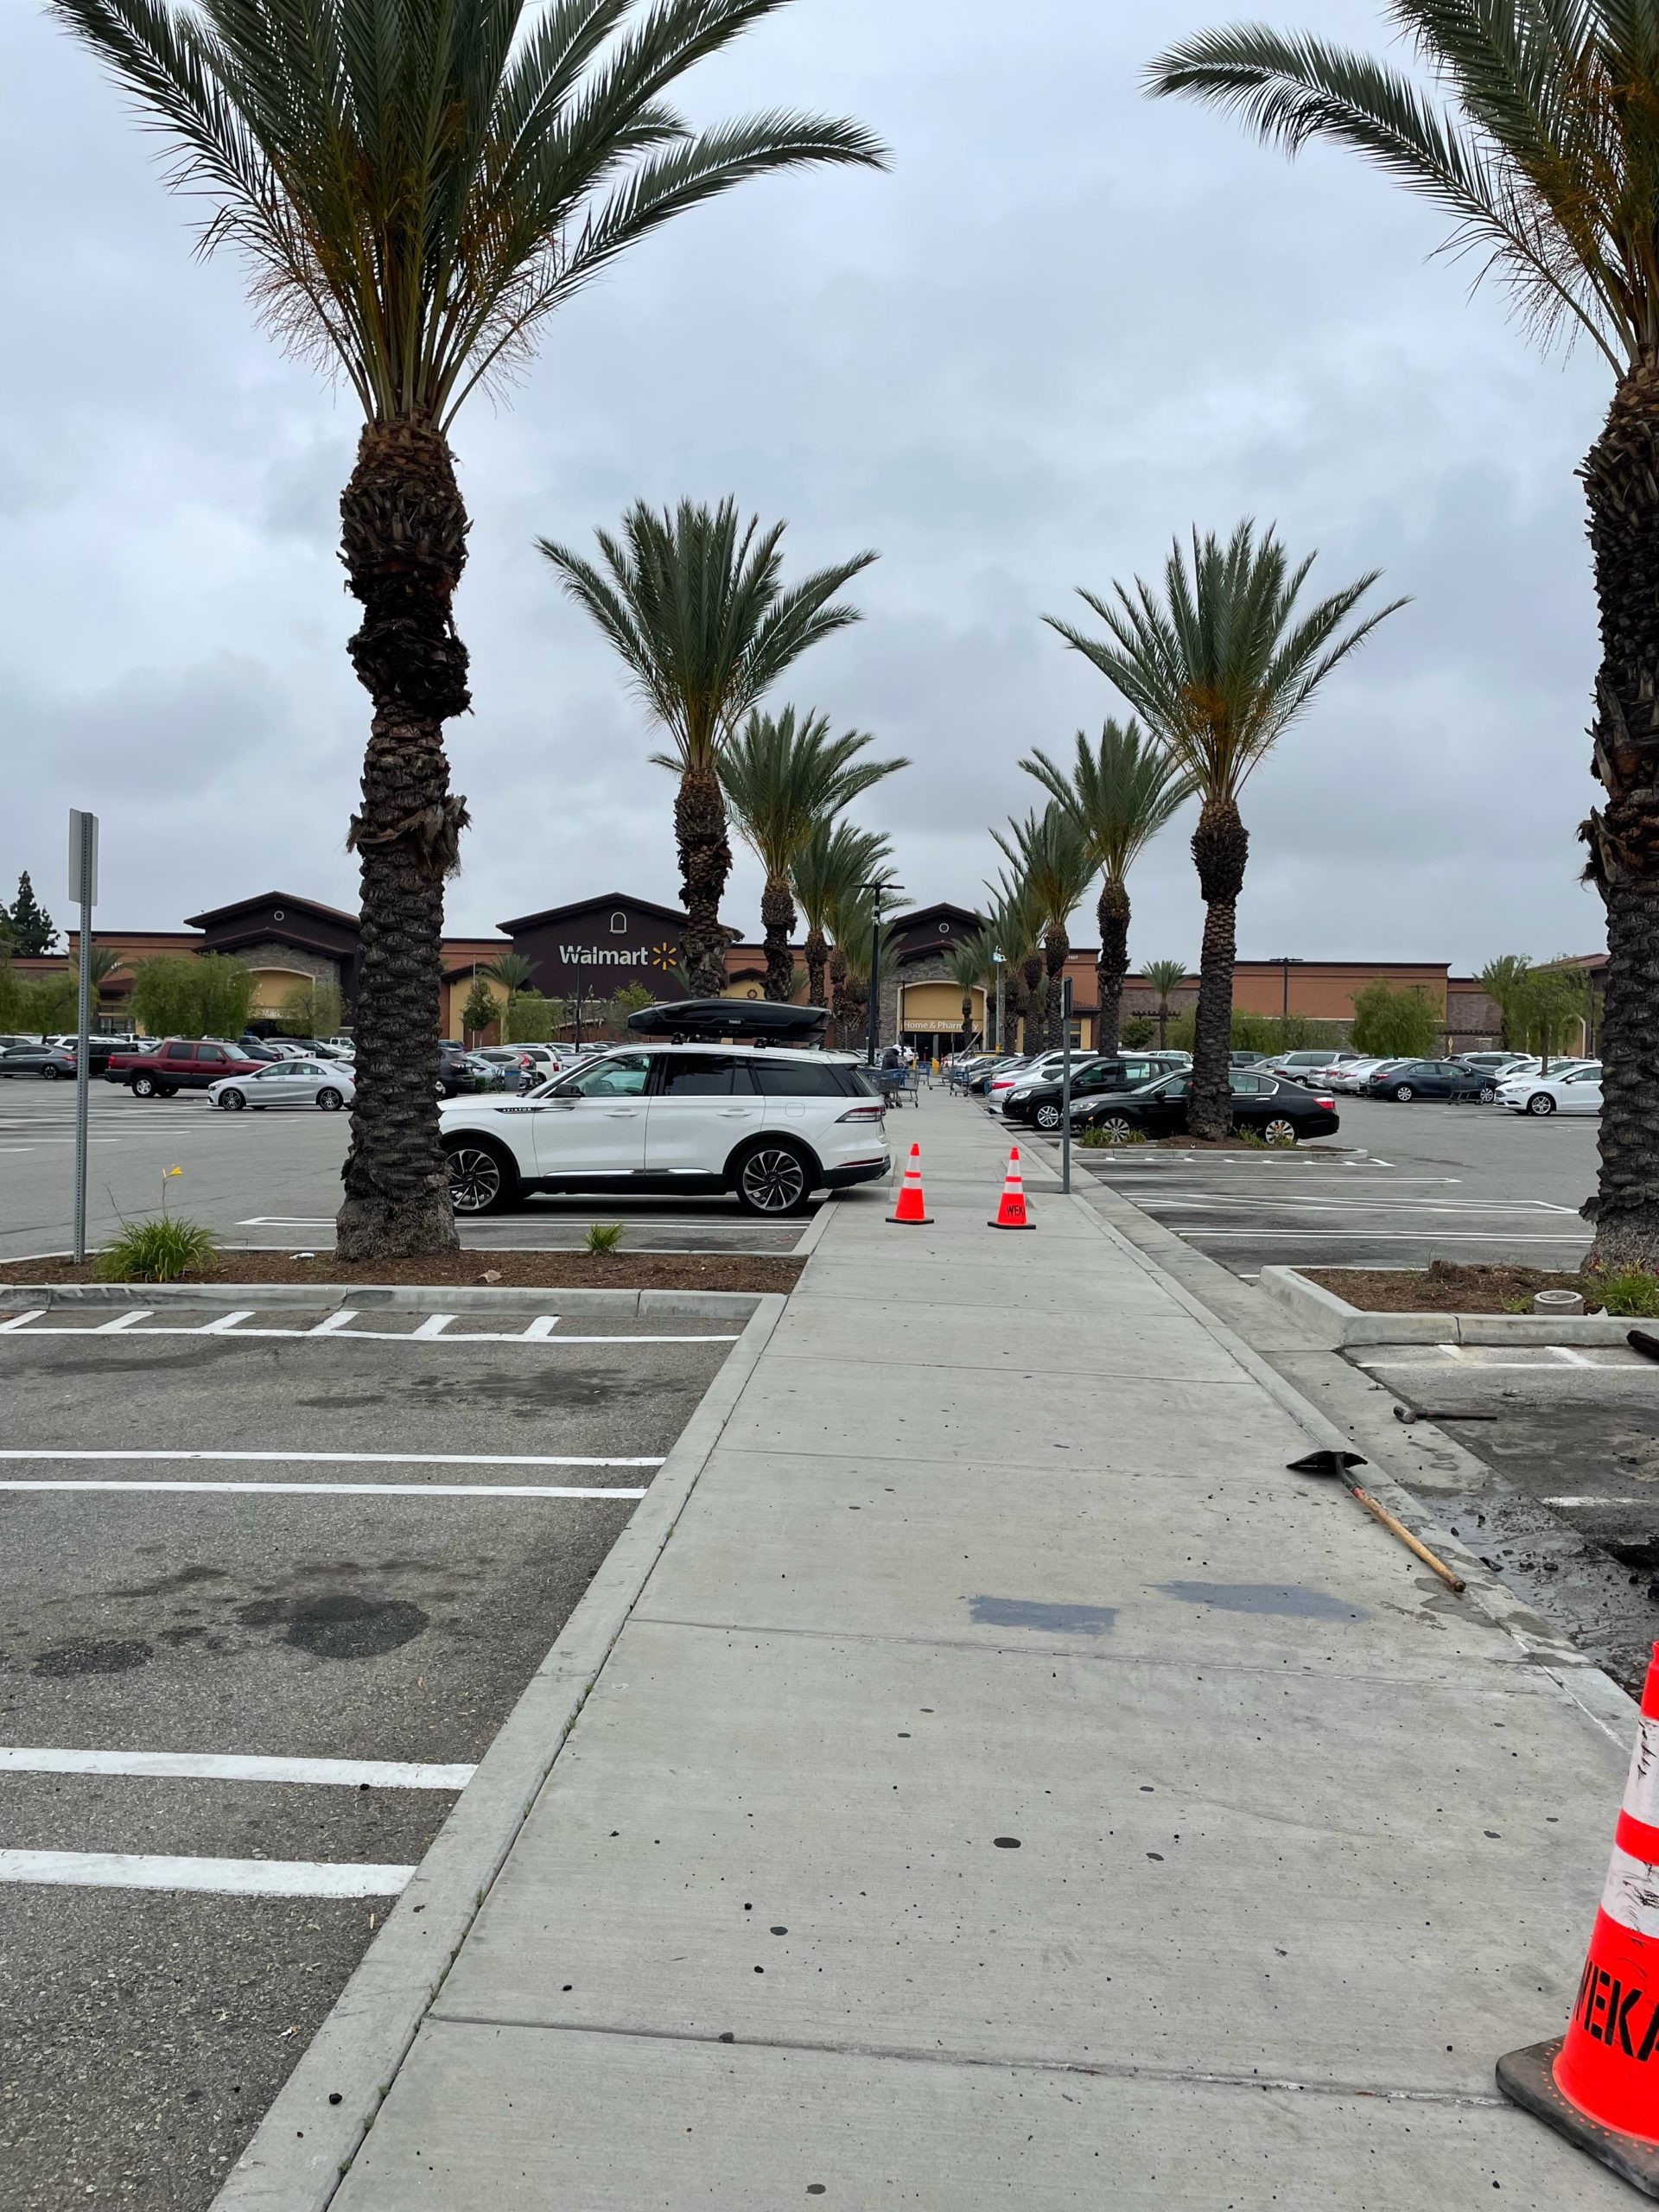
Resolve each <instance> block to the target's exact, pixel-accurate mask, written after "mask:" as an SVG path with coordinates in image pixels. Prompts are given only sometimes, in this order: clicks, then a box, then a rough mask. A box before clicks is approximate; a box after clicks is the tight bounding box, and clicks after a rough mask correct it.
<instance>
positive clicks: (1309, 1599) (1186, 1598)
mask: <svg viewBox="0 0 1659 2212" xmlns="http://www.w3.org/2000/svg"><path fill="white" fill-rule="evenodd" d="M1153 1587H1154V1589H1155V1590H1157V1591H1159V1592H1160V1593H1161V1594H1162V1595H1163V1596H1164V1597H1166V1598H1173V1599H1176V1600H1177V1601H1178V1603H1179V1604H1181V1605H1213V1606H1214V1607H1215V1608H1216V1610H1217V1612H1223V1613H1277V1614H1281V1615H1282V1616H1284V1617H1286V1618H1289V1619H1291V1620H1302V1621H1363V1620H1367V1619H1369V1618H1370V1615H1369V1614H1368V1613H1367V1612H1366V1611H1365V1609H1364V1607H1363V1605H1349V1604H1347V1603H1346V1601H1345V1600H1344V1599H1341V1598H1333V1597H1332V1595H1331V1593H1330V1592H1329V1591H1327V1590H1309V1589H1307V1588H1306V1587H1305V1586H1303V1585H1302V1584H1300V1583H1297V1582H1157V1583H1154V1585H1153Z"/></svg>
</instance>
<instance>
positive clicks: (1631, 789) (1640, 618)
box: [1150, 0, 1659, 1268]
mask: <svg viewBox="0 0 1659 2212" xmlns="http://www.w3.org/2000/svg"><path fill="white" fill-rule="evenodd" d="M1389 14H1390V15H1391V16H1393V17H1394V18H1395V21H1396V22H1398V24H1399V25H1400V27H1401V29H1402V30H1403V31H1404V32H1405V34H1406V35H1407V37H1408V40H1409V41H1410V42H1411V45H1412V47H1413V48H1414V50H1415V52H1416V54H1417V55H1418V57H1419V59H1420V60H1422V61H1423V62H1424V63H1426V64H1427V67H1428V69H1429V71H1430V72H1431V73H1432V75H1433V79H1435V81H1436V83H1437V85H1438V86H1440V88H1442V89H1443V91H1444V92H1445V94H1446V96H1447V102H1448V104H1447V105H1444V106H1442V105H1441V104H1440V101H1438V100H1436V99H1433V97H1431V95H1430V93H1429V92H1427V90H1426V89H1425V88H1424V86H1422V85H1421V84H1420V83H1418V82H1414V81H1413V80H1412V79H1409V78H1407V77H1405V76H1403V75H1402V73H1399V72H1398V71H1397V70H1394V69H1391V68H1389V67H1386V66H1385V65H1384V64H1383V63H1382V62H1380V61H1376V60H1372V59H1371V58H1370V56H1369V55H1366V54H1353V53H1351V52H1348V51H1345V50H1344V49H1343V48H1339V47H1333V46H1329V45H1327V44H1325V41H1322V40H1319V39H1313V38H1307V37H1294V36H1293V37H1285V36H1281V35H1279V34H1277V33H1275V32H1273V31H1268V30H1264V29H1259V28H1252V29H1235V30H1223V31H1209V32H1205V33H1203V34H1201V35H1199V36H1198V37H1196V38H1191V39H1188V40H1185V41H1183V43H1182V44H1180V45H1179V46H1177V47H1173V48H1171V49H1170V50H1169V51H1168V52H1167V53H1166V54H1163V55H1161V56H1160V59H1159V60H1157V61H1156V62H1155V63H1154V65H1153V67H1152V70H1151V73H1150V83H1151V88H1152V90H1153V91H1154V92H1157V93H1173V92H1184V93H1190V94H1192V95H1193V96H1194V97H1195V98H1197V99H1202V100H1206V101H1208V102H1210V103H1211V104H1213V105H1219V106H1222V107H1229V108H1234V109H1236V110H1237V111H1239V112H1240V113H1242V114H1243V117H1244V118H1245V120H1246V122H1247V123H1248V124H1250V125H1251V126H1252V127H1253V128H1254V129H1255V130H1257V131H1258V132H1259V133H1260V135H1261V136H1262V137H1263V138H1264V139H1267V140H1268V141H1269V142H1270V143H1279V144H1281V145H1283V146H1284V147H1286V148H1287V150H1289V151H1290V152H1292V153H1294V152H1295V151H1296V150H1297V149H1298V148H1299V147H1300V146H1301V145H1303V144H1304V143H1306V141H1307V140H1309V139H1311V138H1316V137H1324V138H1332V139H1335V140H1336V141H1337V142H1338V143H1339V144H1343V145H1346V146H1350V147H1352V148H1353V149H1355V150H1356V151H1357V152H1358V153H1360V154H1362V155H1363V156H1366V158H1367V159H1369V160H1370V161H1373V162H1376V163H1378V164H1379V165H1380V166H1381V167H1382V168H1383V169H1384V170H1385V171H1386V172H1387V173H1388V174H1389V175H1392V176H1394V177H1395V178H1397V179H1398V180H1399V181H1401V182H1402V183H1403V184H1405V185H1407V186H1408V188H1411V189H1412V190H1414V191H1416V192H1419V193H1421V194H1424V195H1425V196H1426V197H1427V198H1428V199H1430V200H1433V202H1434V204H1435V205H1436V206H1437V207H1441V208H1443V209H1444V210H1445V211H1446V213H1448V214H1450V216H1451V217H1452V222H1453V225H1454V228H1453V232H1452V245H1454V246H1455V247H1457V248H1458V249H1459V250H1461V249H1463V248H1465V247H1467V248H1471V249H1473V250H1477V251H1481V252H1483V253H1484V254H1485V255H1486V256H1487V261H1488V266H1489V267H1492V268H1495V269H1497V270H1498V272H1499V273H1500V275H1501V276H1502V277H1503V279H1504V280H1505V282H1506V283H1508V285H1509V286H1510V290H1511V292H1512V293H1513V295H1514V297H1515V300H1516V306H1517V308H1518V309H1519V311H1520V314H1521V316H1522V320H1523V321H1525V322H1526V323H1527V324H1529V326H1530V327H1531V328H1532V329H1533V330H1534V331H1535V333H1536V334H1537V335H1538V336H1539V337H1540V338H1541V339H1544V340H1548V339H1549V338H1551V337H1553V336H1554V335H1555V334H1557V333H1559V332H1560V331H1561V330H1567V331H1569V332H1570V331H1571V330H1572V329H1573V326H1575V325H1576V327H1577V328H1578V329H1579V330H1580V331H1582V332H1584V333H1586V334H1587V335H1588V336H1589V339H1590V340H1591V342H1592V345H1593V346H1595V347H1596V349H1597V351H1598V352H1599V353H1600V354H1601V356H1602V358H1603V359H1605V361H1606V363H1607V365H1608V367H1609V369H1610V370H1611V372H1612V377H1613V384H1614V390H1613V398H1612V404H1611V407H1610V409H1609V410H1608V414H1607V418H1606V421H1605V423H1604V425H1603V427H1602V430H1601V434H1600V435H1599V437H1598V439H1597V440H1596V442H1595V444H1594V445H1593V446H1592V448H1591V450H1590V454H1589V456H1588V458H1587V460H1586V462H1585V465H1584V467H1583V468H1582V469H1581V470H1580V474H1581V475H1582V477H1583V479H1584V483H1585V489H1586V496H1587V499H1588V504H1589V510H1590V543H1591V547H1592V553H1593V556H1594V563H1595V576H1596V595H1597V599H1598V601H1599V607H1600V612H1601V665H1600V667H1599V671H1598V672H1597V677H1596V688H1595V715H1594V719H1593V721H1592V731H1591V734H1592V747H1593V750H1592V766H1593V771H1594V773H1595V774H1596V776H1597V777H1598V779H1599V781H1600V783H1601V785H1602V788H1603V791H1605V794H1606V803H1605V807H1604V808H1598V809H1596V810H1594V811H1592V814H1591V816H1590V818H1589V820H1588V821H1587V822H1586V823H1584V824H1583V826H1582V827H1581V829H1580V832H1579V835H1580V837H1581V838H1582V839H1583V840H1584V842H1586V844H1587V845H1588V847H1589V850H1590V858H1589V863H1588V866H1587V868H1586V875H1587V877H1588V879H1589V880H1590V881H1591V882H1592V883H1593V884H1594V885H1595V887H1596V888H1597V890H1598V891H1599V893H1600V894H1601V897H1602V899H1603V902H1604V904H1605V906H1606V910H1607V947H1608V966H1607V971H1606V973H1607V982H1606V998H1605V1014H1604V1020H1603V1031H1602V1052H1603V1074H1602V1091H1603V1097H1604V1104H1603V1108H1602V1114H1601V1122H1600V1144H1601V1178H1600V1185H1599V1192H1598V1195H1597V1197H1596V1198H1593V1199H1592V1201H1591V1202H1590V1204H1589V1205H1588V1206H1586V1209H1585V1211H1586V1214H1589V1215H1592V1216H1593V1217H1594V1220H1595V1224H1596V1244H1595V1257H1596V1260H1597V1262H1599V1264H1601V1265H1603V1266H1610V1267H1618V1266H1625V1265H1631V1264H1635V1265H1639V1266H1643V1267H1649V1268H1651V1267H1655V1266H1656V1265H1659V1033H1656V1031H1655V1028H1654V1025H1653V1023H1652V1021H1651V1019H1650V1015H1649V1009H1650V1008H1651V1007H1652V1006H1653V1004H1654V1003H1655V1001H1656V999H1659V899H1656V897H1655V893H1656V891H1659V693H1656V690H1655V685H1654V681H1653V672H1654V670H1655V668H1656V666H1659V594H1656V593H1655V591H1654V588H1653V578H1654V575H1655V573H1656V569H1659V469H1656V466H1655V460H1656V453H1659V252H1656V247H1655V239H1656V236H1659V37H1656V28H1655V19H1654V11H1653V9H1652V7H1651V5H1650V4H1648V3H1647V0H1643V4H1640V5H1637V4H1634V0H1392V4H1391V6H1390V7H1389Z"/></svg>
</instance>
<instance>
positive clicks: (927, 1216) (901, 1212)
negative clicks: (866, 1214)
mask: <svg viewBox="0 0 1659 2212" xmlns="http://www.w3.org/2000/svg"><path fill="white" fill-rule="evenodd" d="M932 1218H933V1217H932V1215H931V1213H929V1211H927V1207H926V1205H925V1201H924V1199H923V1198H922V1147H920V1145H918V1144H913V1145H912V1147H910V1165H909V1166H907V1167H906V1170H905V1179H904V1181H903V1183H901V1184H900V1185H899V1205H898V1207H897V1210H896V1211H894V1212H893V1213H890V1214H889V1215H888V1216H887V1219H888V1221H889V1222H890V1223H891V1222H907V1223H909V1224H912V1226H915V1227H919V1226H921V1225H922V1224H925V1223H927V1222H930V1221H931V1220H932Z"/></svg>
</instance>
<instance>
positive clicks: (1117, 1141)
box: [1077, 1122, 1147, 1152]
mask: <svg viewBox="0 0 1659 2212" xmlns="http://www.w3.org/2000/svg"><path fill="white" fill-rule="evenodd" d="M1146 1141H1147V1133H1146V1131H1145V1130H1144V1129H1131V1130H1130V1131H1129V1133H1128V1136H1126V1137H1115V1136H1113V1135H1111V1134H1110V1132H1109V1130H1106V1129H1103V1128H1102V1127H1101V1125H1100V1123H1099V1122H1090V1124H1089V1126H1088V1128H1086V1129H1085V1130H1084V1133H1083V1135H1081V1136H1080V1137H1079V1138H1078V1139H1077V1142H1078V1143H1079V1144H1080V1145H1081V1146H1082V1147H1083V1148H1084V1151H1085V1152H1103V1151H1112V1152H1121V1151H1122V1148H1123V1147H1124V1146H1125V1145H1126V1144H1145V1142H1146Z"/></svg>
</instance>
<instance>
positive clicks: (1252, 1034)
mask: <svg viewBox="0 0 1659 2212" xmlns="http://www.w3.org/2000/svg"><path fill="white" fill-rule="evenodd" d="M1297 1019H1298V1020H1299V1021H1300V1016H1299V1017H1298V1018H1297ZM1296 1042H1297V1044H1298V1045H1305V1044H1306V1042H1307V1039H1306V1037H1305V1036H1303V1035H1302V1034H1301V1033H1300V1028H1299V1031H1298V1034H1297V1039H1296ZM1227 1045H1228V1049H1229V1051H1230V1052H1291V1051H1294V1049H1295V1047H1294V1046H1292V1045H1290V1044H1289V1043H1288V1041H1287V1039H1286V1036H1285V1025H1284V1024H1283V1022H1281V1021H1275V1020H1274V1018H1273V1016H1272V1015H1271V1014H1251V1013H1249V1012H1248V1011H1247V1010H1246V1009H1245V1008H1243V1007H1234V1008H1233V1014H1232V1020H1230V1023H1229V1024H1228V1028H1227Z"/></svg>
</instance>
